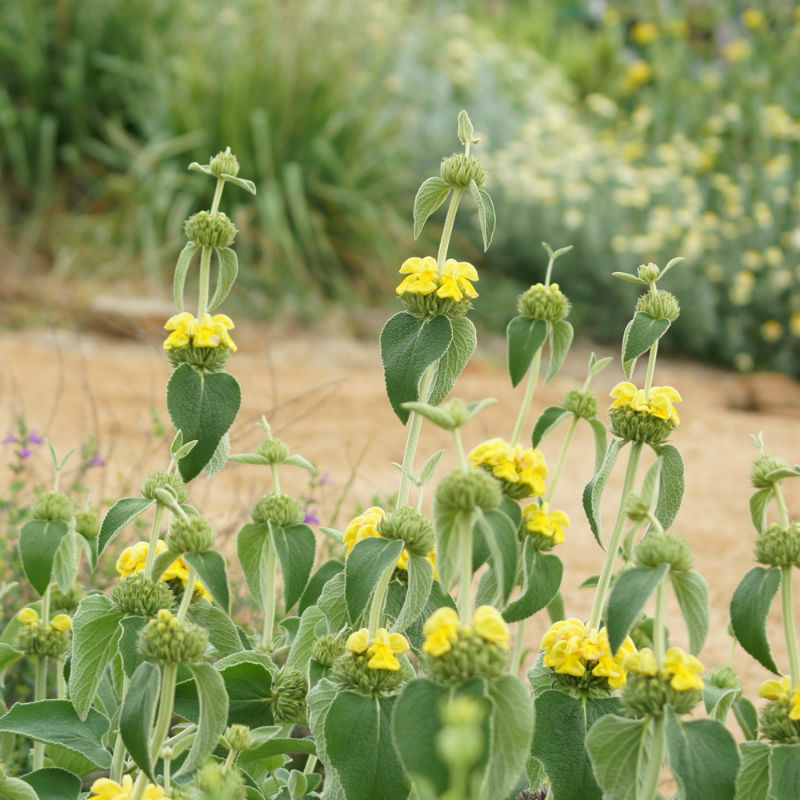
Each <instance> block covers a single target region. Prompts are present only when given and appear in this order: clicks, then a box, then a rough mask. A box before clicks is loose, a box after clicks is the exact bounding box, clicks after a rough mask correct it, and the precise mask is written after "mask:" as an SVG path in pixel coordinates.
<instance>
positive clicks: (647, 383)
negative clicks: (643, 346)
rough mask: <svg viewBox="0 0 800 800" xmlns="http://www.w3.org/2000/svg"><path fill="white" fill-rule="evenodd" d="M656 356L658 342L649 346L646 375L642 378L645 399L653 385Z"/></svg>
mask: <svg viewBox="0 0 800 800" xmlns="http://www.w3.org/2000/svg"><path fill="white" fill-rule="evenodd" d="M657 357H658V342H655V344H653V346H652V347H651V348H650V357H649V358H648V360H647V376H646V377H645V379H644V396H645V399H648V398H649V397H650V388H651V387H652V385H653V375H654V373H655V371H656V358H657Z"/></svg>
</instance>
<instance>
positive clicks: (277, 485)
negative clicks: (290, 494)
mask: <svg viewBox="0 0 800 800" xmlns="http://www.w3.org/2000/svg"><path fill="white" fill-rule="evenodd" d="M270 466H271V467H272V488H273V490H274V492H275V494H276V495H278V497H280V496H281V481H280V478H279V477H278V465H277V464H270Z"/></svg>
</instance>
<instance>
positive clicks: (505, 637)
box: [472, 606, 511, 647]
mask: <svg viewBox="0 0 800 800" xmlns="http://www.w3.org/2000/svg"><path fill="white" fill-rule="evenodd" d="M472 627H473V628H474V629H475V633H477V634H478V636H480V637H481V639H485V640H486V641H487V642H493V643H494V644H499V645H502V646H504V647H508V642H509V640H510V639H511V634H509V632H508V625H506V621H505V620H504V619H503V617H502V616H501V614H500V612H499V611H498V610H497V609H496V608H492V606H479V607H478V608H476V609H475V615H474V616H473V618H472Z"/></svg>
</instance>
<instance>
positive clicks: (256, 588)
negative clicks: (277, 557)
mask: <svg viewBox="0 0 800 800" xmlns="http://www.w3.org/2000/svg"><path fill="white" fill-rule="evenodd" d="M269 535H270V533H269V526H268V525H267V524H266V523H263V522H248V523H246V524H245V525H244V526H243V527H242V529H241V530H240V531H239V534H238V536H237V537H236V555H237V557H238V559H239V564H241V567H242V572H243V573H244V579H245V582H246V583H247V588H248V589H249V590H250V594H251V595H252V596H253V601H254V602H255V604H256V605H257V606H258V608H260V609H261V610H262V611H263V610H264V604H265V602H266V599H267V597H268V596H269V592H270V591H272V587H271V586H269V585H268V581H269V577H268V576H267V570H266V561H267V551H268V549H269Z"/></svg>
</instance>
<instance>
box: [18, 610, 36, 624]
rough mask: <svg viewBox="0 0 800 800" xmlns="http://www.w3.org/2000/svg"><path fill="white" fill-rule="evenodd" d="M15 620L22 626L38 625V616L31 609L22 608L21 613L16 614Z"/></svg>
mask: <svg viewBox="0 0 800 800" xmlns="http://www.w3.org/2000/svg"><path fill="white" fill-rule="evenodd" d="M17 619H18V620H19V621H20V622H21V623H22V624H23V625H38V624H39V615H38V614H37V613H36V611H34V610H33V609H32V608H23V609H22V611H20V612H19V614H17Z"/></svg>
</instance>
